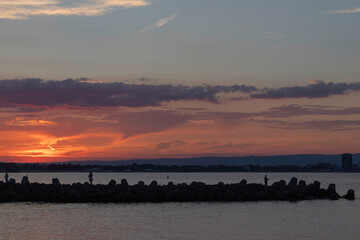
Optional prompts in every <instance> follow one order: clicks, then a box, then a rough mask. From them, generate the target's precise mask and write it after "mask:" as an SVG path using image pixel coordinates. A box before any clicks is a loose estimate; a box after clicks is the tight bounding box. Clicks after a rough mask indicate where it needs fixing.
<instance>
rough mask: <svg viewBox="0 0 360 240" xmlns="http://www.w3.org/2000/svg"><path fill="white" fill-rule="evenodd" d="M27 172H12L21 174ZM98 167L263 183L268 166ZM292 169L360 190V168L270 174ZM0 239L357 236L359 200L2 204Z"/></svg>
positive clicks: (144, 176) (180, 178)
mask: <svg viewBox="0 0 360 240" xmlns="http://www.w3.org/2000/svg"><path fill="white" fill-rule="evenodd" d="M23 175H24V174H11V177H15V178H17V180H20V179H21V176H23ZM167 175H168V174H167V173H126V174H124V173H95V176H94V177H95V182H97V183H107V182H108V181H109V180H110V179H115V180H117V181H120V179H121V178H127V179H128V181H129V183H130V184H133V183H137V182H138V181H139V180H142V181H145V183H150V182H151V181H152V180H157V181H158V182H159V183H162V184H165V183H167V182H168V181H170V180H171V181H174V182H175V183H178V182H188V183H190V182H192V181H203V182H205V183H208V184H212V183H217V182H219V181H223V182H225V183H230V182H239V181H240V180H241V179H243V178H245V179H247V180H248V182H261V181H262V179H263V176H264V174H263V173H246V174H244V173H177V174H175V173H169V177H170V179H166V176H167ZM28 176H29V180H30V181H31V182H33V181H37V182H45V183H47V182H50V181H51V178H52V177H54V176H56V177H58V178H59V179H60V181H61V182H62V183H72V182H77V181H79V182H84V181H85V180H86V177H87V174H86V173H51V174H50V173H36V174H34V173H29V174H28ZM292 176H296V177H298V178H299V179H303V180H306V182H307V183H310V182H313V181H314V180H319V181H320V182H321V183H322V186H323V187H325V186H326V187H327V184H328V183H335V184H336V185H337V191H338V192H339V193H340V194H341V195H342V194H344V193H345V192H346V190H347V189H348V188H353V189H355V195H356V196H357V195H358V194H360V174H345V173H338V174H333V173H321V174H320V173H272V174H268V177H269V178H270V183H271V181H277V180H280V179H284V180H286V181H288V180H289V179H290V178H291V177H292ZM0 239H129V240H133V239H154V240H156V239H204V240H205V239H207V240H208V239H226V240H230V239H234V240H235V239H236V240H242V239H251V240H257V239H258V240H264V239H269V240H280V239H299V240H300V239H301V240H302V239H304V240H305V239H312V240H316V239H334V240H335V239H336V240H337V239H345V240H346V239H354V240H355V239H356V240H358V239H360V199H356V200H355V201H347V200H338V201H331V200H315V201H302V202H296V203H293V202H251V203H161V204H150V203H146V204H35V203H34V204H33V203H5V204H0Z"/></svg>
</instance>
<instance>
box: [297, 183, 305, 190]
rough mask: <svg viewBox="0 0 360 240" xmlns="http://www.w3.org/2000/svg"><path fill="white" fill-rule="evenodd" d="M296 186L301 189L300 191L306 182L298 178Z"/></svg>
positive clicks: (303, 188)
mask: <svg viewBox="0 0 360 240" xmlns="http://www.w3.org/2000/svg"><path fill="white" fill-rule="evenodd" d="M298 188H299V189H300V190H301V191H304V190H305V189H306V182H305V181H304V180H300V181H299V184H298Z"/></svg>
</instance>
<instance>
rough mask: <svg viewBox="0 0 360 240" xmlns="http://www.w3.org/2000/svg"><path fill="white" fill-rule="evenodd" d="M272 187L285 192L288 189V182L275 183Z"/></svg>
mask: <svg viewBox="0 0 360 240" xmlns="http://www.w3.org/2000/svg"><path fill="white" fill-rule="evenodd" d="M271 187H272V188H275V189H277V190H280V191H284V190H285V189H286V182H285V181H284V180H280V181H278V182H274V183H273V184H272V185H271Z"/></svg>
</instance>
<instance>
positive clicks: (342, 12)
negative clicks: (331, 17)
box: [326, 8, 360, 14]
mask: <svg viewBox="0 0 360 240" xmlns="http://www.w3.org/2000/svg"><path fill="white" fill-rule="evenodd" d="M326 13H327V14H347V13H360V8H352V9H340V10H333V11H328V12H326Z"/></svg>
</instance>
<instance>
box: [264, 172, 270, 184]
mask: <svg viewBox="0 0 360 240" xmlns="http://www.w3.org/2000/svg"><path fill="white" fill-rule="evenodd" d="M268 181H269V179H268V177H267V175H265V177H264V183H265V186H267V185H268Z"/></svg>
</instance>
